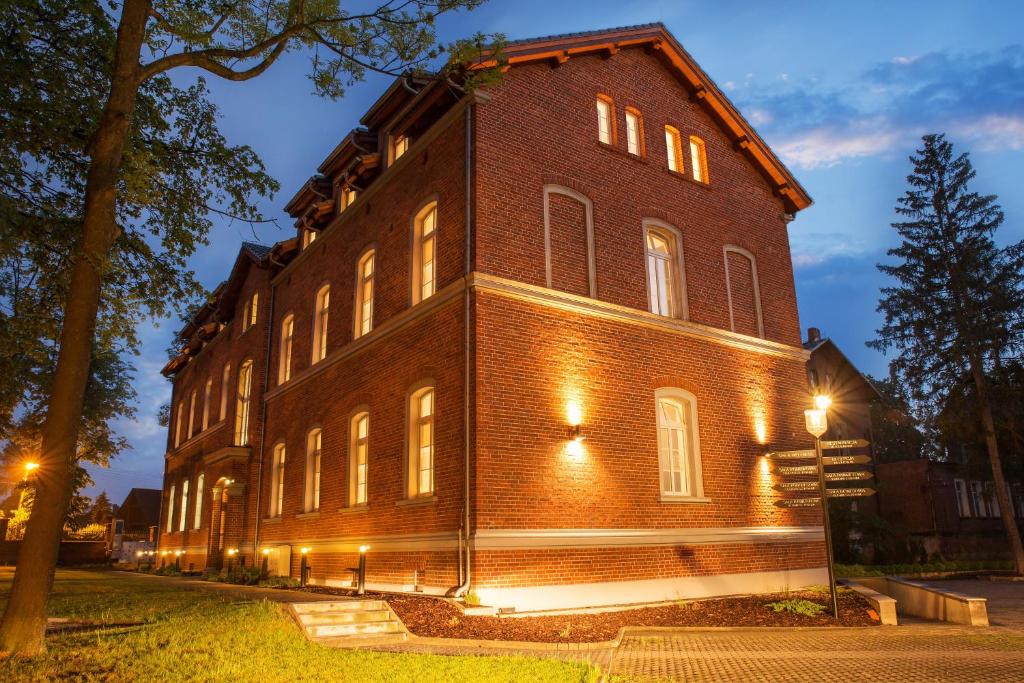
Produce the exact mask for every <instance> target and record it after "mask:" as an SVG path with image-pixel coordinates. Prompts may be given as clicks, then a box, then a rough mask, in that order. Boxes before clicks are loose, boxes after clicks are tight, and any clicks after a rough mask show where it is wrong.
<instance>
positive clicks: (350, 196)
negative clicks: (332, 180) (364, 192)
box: [338, 185, 359, 211]
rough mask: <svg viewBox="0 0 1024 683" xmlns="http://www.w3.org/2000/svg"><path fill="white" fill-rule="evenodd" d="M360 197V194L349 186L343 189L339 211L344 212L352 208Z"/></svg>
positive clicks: (339, 201)
mask: <svg viewBox="0 0 1024 683" xmlns="http://www.w3.org/2000/svg"><path fill="white" fill-rule="evenodd" d="M358 196H359V192H357V191H356V190H354V189H352V188H351V187H349V186H347V185H346V186H345V187H343V188H341V196H340V198H339V200H338V203H339V210H341V211H344V210H345V209H347V208H348V207H350V206H352V205H353V204H354V203H355V201H356V198H357V197H358Z"/></svg>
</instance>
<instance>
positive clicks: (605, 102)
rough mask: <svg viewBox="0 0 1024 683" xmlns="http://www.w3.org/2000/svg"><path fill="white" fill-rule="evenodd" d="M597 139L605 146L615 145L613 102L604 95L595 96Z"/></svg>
mask: <svg viewBox="0 0 1024 683" xmlns="http://www.w3.org/2000/svg"><path fill="white" fill-rule="evenodd" d="M597 139H598V140H599V141H600V142H603V143H604V144H606V145H614V144H615V101H614V100H613V99H612V98H611V97H609V96H608V95H604V94H599V95H598V96H597Z"/></svg>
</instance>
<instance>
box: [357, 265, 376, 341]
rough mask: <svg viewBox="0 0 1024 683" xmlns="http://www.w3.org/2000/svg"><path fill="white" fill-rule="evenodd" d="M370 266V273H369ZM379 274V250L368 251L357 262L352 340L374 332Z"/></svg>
mask: <svg viewBox="0 0 1024 683" xmlns="http://www.w3.org/2000/svg"><path fill="white" fill-rule="evenodd" d="M367 265H369V271H367ZM376 273H377V250H376V249H374V248H373V247H370V248H368V249H366V250H365V251H364V252H363V253H362V254H361V255H360V256H359V258H358V259H357V260H356V294H355V296H356V300H355V307H354V314H353V318H354V327H353V331H352V338H353V339H359V338H360V337H362V336H363V335H364V334H369V333H370V332H371V331H372V330H373V296H374V276H375V275H376Z"/></svg>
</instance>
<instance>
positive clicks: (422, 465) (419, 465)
mask: <svg viewBox="0 0 1024 683" xmlns="http://www.w3.org/2000/svg"><path fill="white" fill-rule="evenodd" d="M434 412H435V411H434V387H432V386H425V387H421V388H419V389H417V390H416V391H414V392H413V393H412V394H410V396H409V418H408V423H409V434H408V441H409V454H408V465H407V468H406V469H407V471H408V493H409V497H410V498H416V497H418V496H429V495H432V494H433V493H434Z"/></svg>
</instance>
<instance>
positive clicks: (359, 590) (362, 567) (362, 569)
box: [356, 545, 370, 595]
mask: <svg viewBox="0 0 1024 683" xmlns="http://www.w3.org/2000/svg"><path fill="white" fill-rule="evenodd" d="M369 549H370V546H368V545H361V546H359V580H358V582H357V584H356V595H365V594H366V551H367V550H369Z"/></svg>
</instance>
